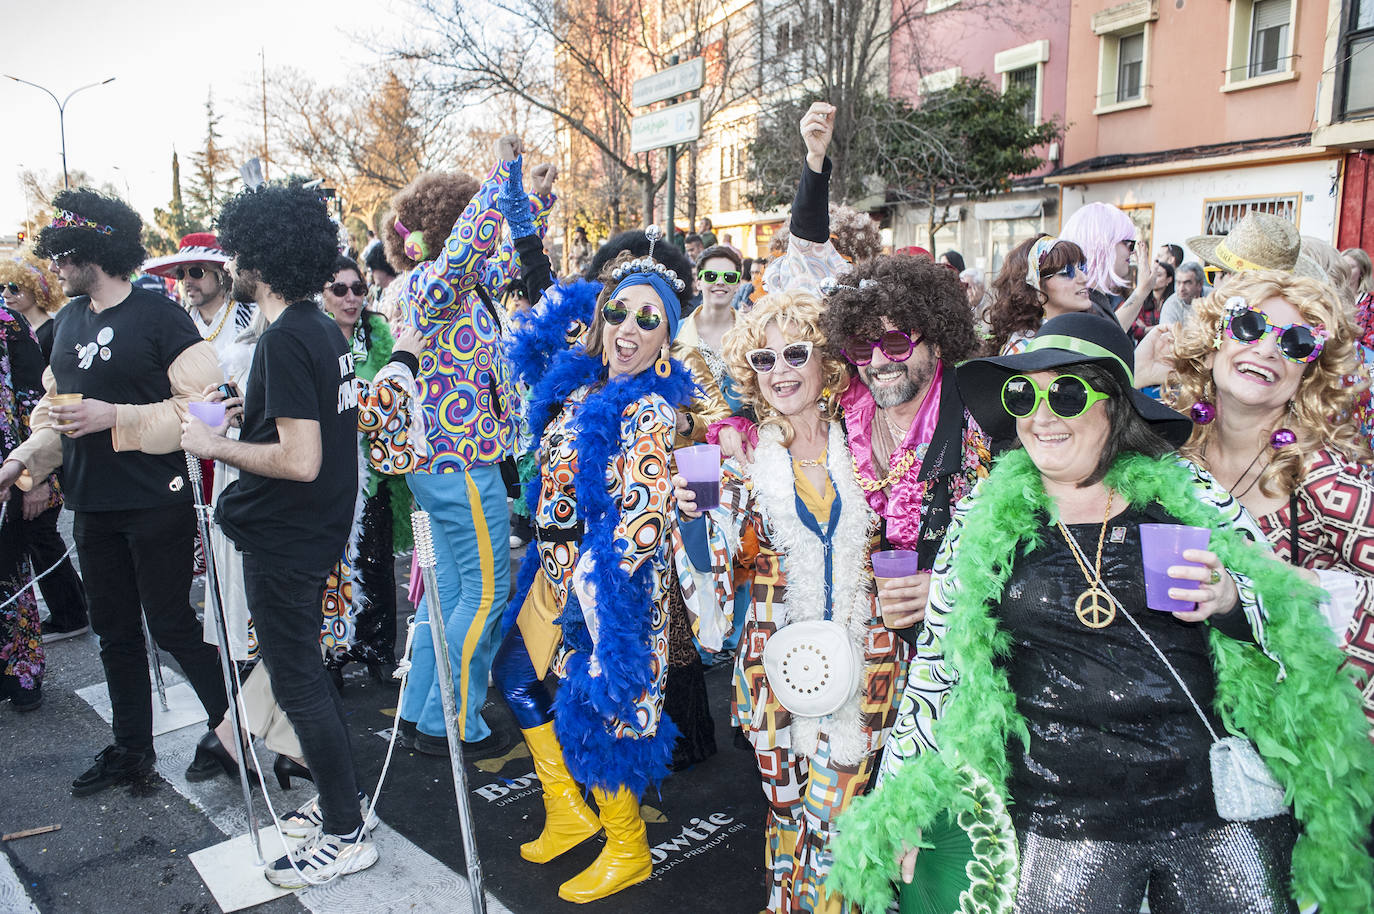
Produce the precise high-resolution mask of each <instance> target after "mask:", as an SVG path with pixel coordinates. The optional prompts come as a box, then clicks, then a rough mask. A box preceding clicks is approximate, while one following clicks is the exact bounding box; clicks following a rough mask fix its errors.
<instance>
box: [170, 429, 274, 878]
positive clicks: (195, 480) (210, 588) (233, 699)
mask: <svg viewBox="0 0 1374 914" xmlns="http://www.w3.org/2000/svg"><path fill="white" fill-rule="evenodd" d="M186 474H187V476H188V478H189V479H190V481H191V497H192V499H194V500H195V505H196V524H197V526H198V528H199V529H200V540H201V542H202V543H203V544H204V548H205V606H206V609H208V610H209V611H210V612H211V613H213V614H214V618H215V634H216V636H217V637H218V638H219V666H220V673H221V674H222V675H223V676H224V692H225V694H226V695H228V696H229V722H230V723H231V724H232V725H233V727H234V739H235V740H236V741H237V740H238V739H239V734H241V733H243V732H244V727H243V724H242V722H241V721H240V720H239V702H238V695H239V690H238V689H237V688H236V680H237V678H238V677H237V676H236V675H235V672H234V661H233V658H232V657H230V656H229V625H228V623H227V622H225V620H224V605H223V604H222V603H221V602H220V591H219V575H218V573H217V572H216V571H215V553H214V550H213V549H211V548H210V508H209V506H208V505H206V504H205V493H204V491H203V490H202V489H201V484H200V461H199V460H197V459H196V458H195V457H192V456H191V455H190V454H187V455H186ZM245 755H246V754H245V753H244V751H243V744H242V743H240V744H239V751H238V756H239V786H240V787H242V788H243V806H244V808H245V809H246V810H248V833H249V834H250V835H252V836H253V853H254V854H255V855H256V857H255V859H254V862H255V863H256V864H257V865H258V866H263V865H264V864H265V863H266V861H265V860H263V857H262V840H261V838H260V837H259V836H258V816H257V813H255V812H254V811H253V790H252V788H251V787H249V786H248V759H247V758H246V757H245Z"/></svg>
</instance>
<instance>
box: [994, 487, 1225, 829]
mask: <svg viewBox="0 0 1374 914" xmlns="http://www.w3.org/2000/svg"><path fill="white" fill-rule="evenodd" d="M1153 522H1166V523H1167V522H1170V521H1169V520H1168V519H1166V518H1161V517H1159V516H1158V514H1157V511H1152V512H1151V514H1150V516H1147V515H1145V514H1144V513H1142V512H1140V511H1138V510H1136V509H1134V508H1128V509H1127V510H1126V511H1125V512H1124V513H1122V514H1120V515H1118V516H1117V517H1116V518H1113V519H1112V520H1111V521H1110V522H1109V523H1108V525H1107V539H1106V542H1105V544H1104V546H1103V554H1102V572H1103V578H1104V580H1105V581H1106V584H1107V587H1108V588H1109V589H1110V590H1111V592H1112V593H1113V594H1114V595H1115V596H1116V598H1117V599H1118V600H1120V601H1121V602H1122V603H1123V604H1124V605H1125V606H1126V608H1127V609H1128V610H1129V611H1130V613H1131V615H1132V617H1133V618H1135V620H1136V621H1137V622H1139V623H1140V625H1141V627H1142V628H1144V629H1145V630H1146V631H1147V632H1149V633H1150V637H1152V638H1153V639H1154V640H1155V643H1156V644H1157V645H1159V648H1160V650H1162V651H1164V653H1165V654H1166V655H1167V656H1168V657H1169V660H1170V662H1171V663H1173V665H1174V668H1175V669H1176V670H1178V672H1179V675H1180V676H1182V677H1183V681H1184V682H1186V683H1187V684H1188V688H1189V690H1190V691H1191V692H1192V693H1193V697H1194V698H1196V699H1197V701H1198V703H1199V704H1200V705H1201V706H1202V708H1203V710H1204V711H1205V712H1206V713H1207V714H1208V717H1209V719H1210V720H1211V722H1212V726H1213V727H1214V728H1215V729H1216V731H1217V733H1218V734H1219V735H1224V731H1223V728H1222V726H1221V724H1220V722H1219V721H1218V720H1217V718H1216V715H1215V714H1214V712H1213V711H1212V710H1211V705H1212V700H1213V696H1214V693H1215V691H1216V683H1215V676H1214V674H1213V671H1212V663H1211V654H1210V652H1209V650H1208V647H1207V626H1206V625H1204V624H1202V623H1186V622H1180V621H1178V620H1177V619H1175V618H1174V617H1173V616H1172V615H1170V614H1169V613H1164V612H1158V611H1156V610H1152V609H1149V608H1147V607H1146V606H1145V578H1144V568H1143V566H1142V564H1141V558H1140V532H1139V525H1140V524H1141V523H1153ZM1175 522H1176V521H1175ZM1113 528H1117V530H1118V533H1117V535H1115V536H1114V535H1113ZM1101 529H1102V528H1101V525H1100V524H1077V525H1071V526H1070V527H1069V530H1070V532H1071V533H1072V534H1073V535H1074V536H1076V537H1077V538H1078V542H1079V545H1080V546H1081V548H1082V551H1083V552H1084V554H1085V555H1086V556H1087V558H1088V560H1089V561H1091V560H1092V559H1093V558H1094V557H1095V556H1096V554H1097V538H1098V534H1099V532H1100V531H1101ZM1121 534H1124V536H1122V535H1121ZM1114 539H1115V540H1117V541H1116V542H1113V540H1114ZM1043 540H1044V545H1043V546H1041V547H1040V548H1039V549H1036V550H1035V551H1034V552H1032V553H1031V554H1030V555H1025V556H1018V558H1017V561H1016V565H1015V568H1014V570H1013V571H1012V574H1011V577H1010V578H1009V579H1008V581H1007V585H1006V590H1005V591H1004V595H1003V599H1002V602H1001V604H1000V606H999V608H998V613H999V616H1000V619H1001V624H1002V627H1003V629H1004V630H1005V631H1007V632H1008V633H1010V634H1011V636H1012V638H1013V643H1014V646H1013V649H1012V652H1011V654H1010V656H1008V657H1006V658H1004V659H1003V661H1002V665H1003V667H1004V668H1005V669H1006V671H1007V674H1008V676H1009V678H1010V684H1011V688H1012V691H1013V692H1014V693H1015V695H1016V696H1017V709H1018V710H1019V711H1020V712H1021V714H1022V715H1023V716H1024V717H1025V720H1026V723H1027V725H1028V726H1029V728H1030V734H1031V749H1030V753H1029V754H1025V753H1022V752H1021V751H1020V744H1019V743H1015V742H1014V743H1013V746H1012V749H1013V751H1012V752H1010V753H1009V757H1010V758H1011V760H1012V781H1011V796H1012V799H1013V800H1014V805H1013V807H1012V809H1011V812H1012V816H1013V818H1014V820H1015V822H1016V826H1017V828H1018V829H1025V828H1026V827H1030V826H1033V827H1034V828H1035V829H1036V830H1037V831H1038V832H1040V833H1041V834H1043V835H1045V836H1046V837H1052V838H1071V839H1089V840H1112V841H1155V840H1164V839H1169V838H1174V837H1179V836H1182V835H1188V834H1196V833H1198V832H1200V831H1202V830H1204V829H1208V828H1213V827H1217V826H1219V825H1221V824H1223V823H1222V820H1221V819H1220V818H1219V817H1218V816H1217V814H1216V807H1215V804H1214V800H1213V797H1212V776H1211V771H1210V767H1209V761H1208V750H1209V748H1210V746H1211V742H1212V739H1211V736H1210V735H1209V734H1208V732H1207V730H1206V728H1205V727H1204V726H1203V725H1202V721H1201V720H1200V719H1199V718H1198V715H1197V713H1196V712H1195V711H1194V710H1193V707H1192V705H1191V704H1190V703H1189V702H1188V698H1187V696H1186V695H1185V694H1184V693H1183V690H1182V689H1180V688H1179V685H1178V683H1177V682H1176V681H1175V680H1174V678H1173V676H1172V675H1170V673H1169V671H1168V669H1167V668H1166V667H1165V666H1164V664H1163V662H1162V661H1161V660H1160V659H1159V656H1158V655H1157V654H1156V653H1155V652H1154V651H1153V650H1152V649H1151V648H1150V646H1149V645H1148V644H1147V643H1145V640H1144V639H1143V638H1142V637H1141V636H1140V633H1139V632H1137V631H1136V630H1135V628H1134V627H1132V626H1131V624H1130V623H1129V622H1127V621H1126V620H1125V619H1124V618H1122V617H1121V615H1120V613H1118V614H1117V616H1116V618H1115V620H1114V621H1113V622H1112V623H1111V624H1110V625H1108V626H1107V627H1106V628H1101V629H1090V628H1088V627H1086V626H1084V625H1083V624H1082V623H1081V622H1079V621H1078V617H1077V616H1076V615H1075V614H1074V602H1075V601H1076V600H1077V599H1078V595H1079V594H1080V593H1082V592H1083V591H1084V590H1086V589H1087V586H1088V585H1087V581H1086V579H1085V578H1084V576H1083V573H1082V571H1081V570H1080V569H1079V567H1078V564H1077V563H1076V562H1075V561H1074V557H1073V553H1072V552H1070V550H1069V546H1068V544H1067V543H1065V542H1064V538H1063V536H1062V535H1061V534H1060V532H1059V530H1058V529H1057V528H1055V527H1050V526H1047V527H1046V528H1045V529H1044V531H1043Z"/></svg>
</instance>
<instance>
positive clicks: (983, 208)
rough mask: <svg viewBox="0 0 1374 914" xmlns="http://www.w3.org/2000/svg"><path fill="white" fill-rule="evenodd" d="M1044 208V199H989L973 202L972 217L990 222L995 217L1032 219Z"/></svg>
mask: <svg viewBox="0 0 1374 914" xmlns="http://www.w3.org/2000/svg"><path fill="white" fill-rule="evenodd" d="M1044 209H1045V201H1044V200H990V201H988V202H987V203H975V204H973V218H975V219H979V220H982V221H984V222H990V221H993V220H996V219H1033V218H1035V217H1036V216H1039V215H1040V214H1041V213H1042V212H1044Z"/></svg>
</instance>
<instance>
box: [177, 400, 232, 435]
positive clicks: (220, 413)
mask: <svg viewBox="0 0 1374 914" xmlns="http://www.w3.org/2000/svg"><path fill="white" fill-rule="evenodd" d="M186 408H187V409H188V410H190V411H191V415H193V416H195V417H196V418H197V419H199V420H200V421H201V422H204V423H205V424H206V425H208V426H210V427H211V428H219V427H220V426H221V425H223V424H224V404H223V403H211V402H209V401H208V400H192V401H191V402H190V403H187V404H186Z"/></svg>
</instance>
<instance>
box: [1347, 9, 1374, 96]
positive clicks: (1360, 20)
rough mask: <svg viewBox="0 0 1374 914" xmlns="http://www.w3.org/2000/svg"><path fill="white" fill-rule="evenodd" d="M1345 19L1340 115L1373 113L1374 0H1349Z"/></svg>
mask: <svg viewBox="0 0 1374 914" xmlns="http://www.w3.org/2000/svg"><path fill="white" fill-rule="evenodd" d="M1348 9H1349V13H1348V18H1347V19H1346V21H1345V22H1344V23H1343V25H1344V26H1345V29H1344V31H1345V34H1344V35H1343V36H1342V39H1341V60H1342V61H1344V67H1345V71H1344V73H1343V74H1342V78H1341V83H1340V86H1341V117H1342V118H1349V117H1369V116H1370V115H1374V0H1350V3H1349V7H1348Z"/></svg>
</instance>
